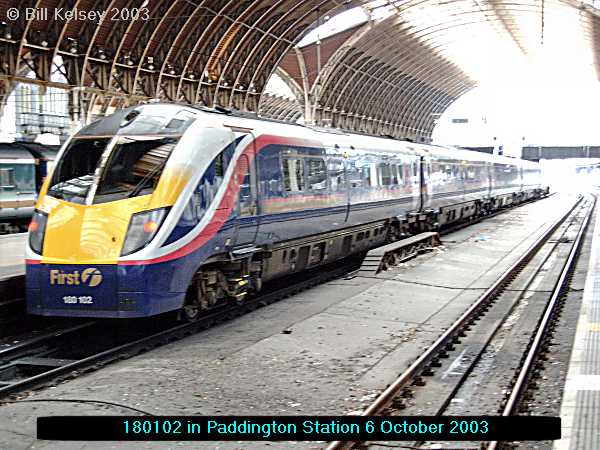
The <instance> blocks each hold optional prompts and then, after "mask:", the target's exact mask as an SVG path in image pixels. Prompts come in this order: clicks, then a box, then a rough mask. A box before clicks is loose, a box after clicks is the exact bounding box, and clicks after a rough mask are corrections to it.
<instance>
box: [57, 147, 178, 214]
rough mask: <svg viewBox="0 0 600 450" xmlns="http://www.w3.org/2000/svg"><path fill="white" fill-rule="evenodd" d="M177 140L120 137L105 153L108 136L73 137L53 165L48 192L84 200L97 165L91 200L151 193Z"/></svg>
mask: <svg viewBox="0 0 600 450" xmlns="http://www.w3.org/2000/svg"><path fill="white" fill-rule="evenodd" d="M178 141H179V138H178V137H157V136H136V137H126V136H119V137H117V139H116V142H115V143H114V144H113V145H112V148H111V150H110V154H108V155H105V152H106V151H107V148H108V147H109V144H110V142H111V138H99V139H89V138H86V139H73V140H72V141H71V143H70V144H69V146H68V147H67V149H66V150H65V153H64V154H63V156H62V158H61V159H60V161H59V162H58V163H57V165H56V169H55V171H54V175H53V177H52V182H51V183H50V189H49V190H48V194H49V195H51V196H53V197H56V198H60V199H63V200H66V201H69V202H73V203H80V204H83V203H85V200H86V198H87V196H88V194H89V192H90V190H91V189H92V188H93V187H94V183H95V181H96V177H95V173H96V171H97V169H98V168H99V169H100V170H99V172H100V176H99V178H98V180H99V181H98V185H97V187H96V191H95V194H94V201H93V202H94V203H106V202H110V201H115V200H121V199H124V198H129V197H135V196H138V195H146V194H150V193H152V192H153V191H154V188H155V187H156V184H157V182H158V179H159V178H160V175H161V173H162V170H163V168H164V166H165V164H166V162H167V159H168V157H169V155H170V154H171V152H172V151H173V148H175V145H177V142H178ZM103 155H104V156H103Z"/></svg>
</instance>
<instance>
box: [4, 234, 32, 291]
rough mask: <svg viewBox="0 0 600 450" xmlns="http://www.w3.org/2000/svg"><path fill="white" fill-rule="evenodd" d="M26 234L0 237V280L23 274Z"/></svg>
mask: <svg viewBox="0 0 600 450" xmlns="http://www.w3.org/2000/svg"><path fill="white" fill-rule="evenodd" d="M26 241H27V233H17V234H6V235H2V236H0V280H4V279H6V278H12V277H16V276H22V275H24V274H25V243H26Z"/></svg>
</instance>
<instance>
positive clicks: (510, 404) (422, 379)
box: [327, 197, 596, 450]
mask: <svg viewBox="0 0 600 450" xmlns="http://www.w3.org/2000/svg"><path fill="white" fill-rule="evenodd" d="M595 202H596V199H595V198H592V197H589V198H581V199H580V200H579V201H578V202H577V203H576V204H575V205H574V206H573V208H572V209H571V210H570V211H568V212H567V214H565V215H564V216H562V217H561V218H559V219H558V220H557V221H556V222H555V223H554V224H553V225H552V226H551V227H550V229H549V230H548V231H547V232H545V233H544V234H543V235H542V236H540V237H539V238H538V239H537V240H536V242H534V243H533V244H532V245H531V246H530V247H529V248H528V249H527V250H526V251H525V253H524V254H523V255H522V256H521V257H520V258H519V260H518V261H516V262H515V263H514V264H513V265H512V266H511V267H510V268H509V269H508V270H507V271H505V272H504V273H503V274H502V275H501V276H500V277H499V278H498V279H497V280H496V282H495V283H494V284H493V285H492V286H491V287H490V288H489V289H487V290H486V291H485V292H484V293H483V294H482V295H481V296H480V297H479V298H478V299H477V300H476V301H475V302H474V303H473V304H472V305H471V306H470V307H469V308H468V309H467V311H465V312H464V313H463V314H462V315H461V316H460V317H459V318H458V319H457V320H456V321H455V322H454V323H453V324H452V325H451V326H450V327H449V328H448V329H446V331H445V332H444V333H442V335H440V336H439V338H438V339H437V340H436V341H435V342H434V343H433V344H432V345H431V346H430V347H429V348H427V349H426V350H425V351H424V352H423V353H422V354H421V355H420V356H419V357H418V358H417V360H416V361H414V363H413V364H411V365H410V367H409V368H408V369H407V370H405V371H404V372H403V373H402V374H401V375H400V376H399V377H398V378H397V379H396V380H395V381H394V382H393V383H392V384H391V385H390V386H388V388H387V389H386V390H384V391H383V392H382V393H381V394H380V395H379V397H377V398H376V399H375V401H374V402H373V403H372V404H371V405H370V406H369V407H368V408H367V409H366V410H364V411H363V413H362V415H363V416H374V415H409V416H411V415H433V416H434V415H498V414H501V415H504V416H508V415H513V414H516V413H517V412H519V413H524V412H526V408H525V407H523V402H522V401H523V399H524V398H527V397H528V396H529V395H530V394H531V392H532V391H534V390H535V387H536V383H535V379H536V378H537V377H538V376H540V364H542V363H543V360H544V359H545V352H547V351H548V349H549V347H548V344H549V337H550V336H551V335H552V332H553V327H554V326H555V325H554V321H555V319H556V318H557V317H558V314H559V313H560V310H561V308H562V297H563V294H564V293H565V291H566V289H568V284H569V277H570V274H571V273H572V271H573V269H574V266H575V263H576V261H577V255H578V251H579V249H580V245H581V242H582V239H583V236H584V235H585V232H586V229H587V224H588V222H589V220H590V217H591V215H592V213H593V210H594V207H595ZM356 444H357V443H355V442H340V441H338V442H332V443H330V444H329V445H328V447H327V450H340V449H350V448H353V447H354V446H355V445H356ZM398 444H399V443H398V442H395V443H378V442H369V443H361V448H364V447H365V446H367V447H370V448H371V447H372V448H384V447H386V446H389V445H393V446H397V445H398ZM403 444H406V446H407V447H410V448H416V447H418V448H445V447H444V445H445V444H448V447H446V448H464V449H469V448H471V449H480V448H487V449H488V450H495V449H496V448H500V447H501V446H502V443H497V442H490V443H474V442H460V443H459V442H453V443H435V444H433V443H431V445H430V443H425V442H420V443H414V442H410V443H403ZM482 446H483V447H482Z"/></svg>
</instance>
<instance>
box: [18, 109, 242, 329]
mask: <svg viewBox="0 0 600 450" xmlns="http://www.w3.org/2000/svg"><path fill="white" fill-rule="evenodd" d="M167 112H168V111H167ZM126 113H127V111H125V114H126ZM172 116H173V114H164V113H163V114H161V117H167V118H169V117H172ZM122 119H123V118H122V117H121V118H120V120H122ZM180 119H181V120H180ZM180 119H178V121H179V122H181V123H183V122H184V120H183V119H184V118H183V117H182V118H180ZM146 120H147V119H146ZM192 120H193V119H190V120H188V122H191V121H192ZM118 123H119V122H117V124H118ZM169 123H170V122H169V121H168V120H167V123H165V124H163V125H164V126H163V129H162V131H161V129H160V128H159V129H157V131H156V132H155V133H154V134H153V135H149V134H146V133H143V134H140V133H137V134H136V133H132V132H131V129H129V130H128V129H127V127H125V129H124V130H123V131H121V132H117V130H112V129H109V130H108V131H112V132H113V133H112V134H113V137H110V135H109V137H106V135H107V134H108V133H102V134H101V133H98V132H97V131H98V130H97V129H96V130H92V131H94V132H95V133H96V134H91V132H88V134H86V130H85V129H84V132H83V133H81V132H80V134H79V135H77V136H75V137H74V138H73V139H72V140H71V141H70V142H69V144H68V145H67V146H66V148H65V149H64V150H63V151H62V152H61V154H60V155H59V158H58V160H57V164H56V166H55V169H54V173H53V174H52V176H51V177H49V179H47V180H46V182H45V183H44V186H43V188H42V192H41V193H40V198H39V200H38V203H37V205H36V212H35V214H34V217H33V220H32V223H31V225H30V233H29V246H28V249H27V260H26V295H27V310H28V312H29V313H32V314H38V315H52V316H85V317H143V316H150V315H155V314H159V313H162V312H166V311H171V310H176V309H179V308H181V306H182V304H183V301H184V298H185V293H186V289H187V287H188V285H189V282H190V279H191V278H192V276H193V272H194V270H195V267H197V266H195V265H196V264H199V261H200V260H201V259H202V258H203V257H205V256H206V255H204V254H203V251H204V250H203V248H202V246H199V248H197V249H195V251H193V252H192V251H190V252H188V254H184V255H181V257H175V256H177V255H175V256H172V257H164V255H165V254H169V253H171V254H173V253H174V251H173V247H174V246H175V247H176V246H177V245H179V244H178V242H179V243H180V242H181V240H180V239H179V240H178V242H175V243H171V242H168V238H169V234H170V233H171V230H173V227H174V225H175V224H176V223H177V222H178V219H177V218H178V217H179V216H180V215H181V212H182V211H181V210H182V209H183V208H184V207H185V206H186V205H185V204H183V205H182V204H181V202H178V200H180V199H181V198H182V193H183V192H184V191H185V192H188V191H189V190H190V189H193V187H194V186H191V183H193V182H194V180H195V181H196V182H198V179H199V178H200V176H202V170H203V169H205V167H203V164H207V163H206V160H207V158H208V163H210V161H211V159H212V158H213V156H214V154H213V153H214V152H215V151H216V152H217V153H218V152H219V151H221V150H222V149H223V147H224V146H225V145H227V143H230V142H231V136H232V133H231V131H230V130H228V131H227V132H225V131H222V130H214V132H213V133H212V135H214V136H216V137H215V138H214V142H213V141H211V138H210V136H211V134H210V133H208V134H207V133H204V134H203V137H202V138H200V136H199V133H201V132H202V127H201V126H198V127H196V129H195V130H191V132H190V130H188V131H187V132H186V133H185V134H184V133H183V131H185V127H187V125H189V123H188V124H184V125H185V127H184V125H182V127H184V129H183V130H182V129H176V128H174V127H168V126H167V125H169ZM142 125H143V123H142ZM96 128H98V127H96ZM156 128H158V127H156ZM134 131H135V130H134ZM207 136H208V137H207ZM176 149H177V150H176ZM215 149H218V150H215ZM211 152H212V153H211ZM171 212H174V214H172V215H170V213H171ZM169 218H171V219H169ZM173 218H175V219H173ZM169 220H171V222H169ZM173 220H174V221H175V223H172V222H173ZM196 237H200V238H201V237H202V236H196ZM188 240H191V237H189V236H188Z"/></svg>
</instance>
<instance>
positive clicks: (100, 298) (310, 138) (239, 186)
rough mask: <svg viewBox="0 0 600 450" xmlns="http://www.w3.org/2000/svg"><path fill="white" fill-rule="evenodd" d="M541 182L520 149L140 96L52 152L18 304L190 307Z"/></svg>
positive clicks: (133, 310) (157, 310)
mask: <svg viewBox="0 0 600 450" xmlns="http://www.w3.org/2000/svg"><path fill="white" fill-rule="evenodd" d="M545 193H547V189H546V188H545V187H543V186H542V185H541V184H540V169H539V166H538V165H537V164H536V163H532V162H527V161H522V160H519V159H512V158H506V157H498V156H491V155H486V154H482V153H476V152H470V151H465V150H460V149H453V148H452V149H450V148H444V147H438V146H431V145H424V144H416V143H412V142H406V141H398V140H394V139H388V138H380V137H372V136H365V135H358V134H346V133H343V132H339V131H334V130H331V129H316V128H312V127H307V126H302V125H293V124H286V123H281V122H275V121H267V120H262V119H258V118H251V117H246V116H242V115H239V114H233V113H231V112H229V111H226V110H220V109H219V110H208V109H205V108H196V107H191V106H182V105H175V104H147V105H141V106H137V107H134V108H129V109H125V110H122V111H119V112H117V113H115V114H113V115H111V116H108V117H106V118H103V119H101V120H98V121H97V122H95V123H92V124H91V125H89V126H87V127H86V128H83V129H82V130H81V131H79V132H78V133H77V134H75V135H74V136H73V137H72V138H71V139H70V140H69V141H68V142H67V143H66V144H65V145H64V147H63V149H62V150H61V151H60V153H59V155H58V158H57V162H56V165H55V168H54V171H53V173H52V175H51V176H50V177H48V179H47V180H46V182H45V183H44V185H43V187H42V189H41V193H40V196H39V200H38V202H37V204H36V211H35V214H34V216H33V219H32V222H31V224H30V231H29V245H28V249H27V260H26V263H27V276H26V283H27V309H28V311H29V312H30V313H32V314H39V315H47V316H78V317H107V318H108V317H111V318H126V317H143V316H152V315H156V314H161V313H164V312H167V311H175V310H177V311H179V314H180V315H181V317H183V318H185V319H186V320H195V319H196V318H198V317H199V316H200V315H201V314H202V313H203V312H204V311H205V310H209V309H211V308H212V307H214V306H215V305H218V304H222V303H223V302H227V301H234V302H243V301H244V299H245V298H246V297H247V296H248V294H250V293H255V292H258V291H260V289H261V286H262V284H263V283H264V282H266V281H269V280H272V279H275V278H277V277H281V276H284V275H287V274H293V273H298V272H301V271H303V270H306V269H309V268H314V267H318V266H320V265H323V264H326V263H330V262H333V261H336V260H338V259H341V258H344V257H347V256H349V255H351V254H356V253H360V252H365V251H367V250H368V249H370V248H372V247H374V246H377V245H380V244H383V243H385V242H389V241H392V240H395V239H398V238H401V237H402V236H406V235H410V234H414V233H418V232H420V231H424V230H431V229H438V228H440V227H442V226H444V225H447V224H451V223H454V222H457V221H461V220H466V219H469V218H472V217H476V216H480V215H483V214H486V213H489V212H490V211H493V210H495V209H498V208H502V207H504V206H507V205H510V204H515V203H520V202H523V201H526V200H529V199H533V198H538V197H541V196H543V195H544V194H545Z"/></svg>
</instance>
